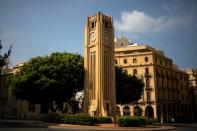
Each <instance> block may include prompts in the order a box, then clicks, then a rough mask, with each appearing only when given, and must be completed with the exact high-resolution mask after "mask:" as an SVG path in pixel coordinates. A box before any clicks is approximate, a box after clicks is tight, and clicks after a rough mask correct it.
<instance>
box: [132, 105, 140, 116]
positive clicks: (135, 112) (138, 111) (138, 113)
mask: <svg viewBox="0 0 197 131" xmlns="http://www.w3.org/2000/svg"><path fill="white" fill-rule="evenodd" d="M133 114H134V116H141V115H142V109H141V108H140V107H139V106H135V107H134V109H133Z"/></svg>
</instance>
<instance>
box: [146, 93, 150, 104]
mask: <svg viewBox="0 0 197 131" xmlns="http://www.w3.org/2000/svg"><path fill="white" fill-rule="evenodd" d="M146 97H147V102H150V101H151V97H150V92H146Z"/></svg>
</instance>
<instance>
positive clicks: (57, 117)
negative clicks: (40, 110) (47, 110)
mask: <svg viewBox="0 0 197 131" xmlns="http://www.w3.org/2000/svg"><path fill="white" fill-rule="evenodd" d="M42 121H44V122H49V123H63V122H64V115H62V114H56V113H51V114H47V115H44V116H43V117H42Z"/></svg>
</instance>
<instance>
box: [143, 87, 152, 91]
mask: <svg viewBox="0 0 197 131" xmlns="http://www.w3.org/2000/svg"><path fill="white" fill-rule="evenodd" d="M145 90H146V91H152V90H153V88H152V87H145Z"/></svg>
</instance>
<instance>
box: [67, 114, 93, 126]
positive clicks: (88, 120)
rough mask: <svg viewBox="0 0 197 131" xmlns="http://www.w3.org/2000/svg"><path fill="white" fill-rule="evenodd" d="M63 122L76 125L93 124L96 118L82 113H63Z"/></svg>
mask: <svg viewBox="0 0 197 131" xmlns="http://www.w3.org/2000/svg"><path fill="white" fill-rule="evenodd" d="M64 123H65V124H76V125H94V124H95V123H96V119H95V118H94V117H91V116H86V115H83V114H75V115H65V118H64Z"/></svg>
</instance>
